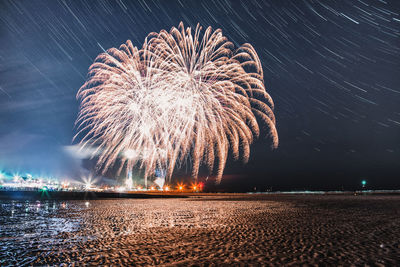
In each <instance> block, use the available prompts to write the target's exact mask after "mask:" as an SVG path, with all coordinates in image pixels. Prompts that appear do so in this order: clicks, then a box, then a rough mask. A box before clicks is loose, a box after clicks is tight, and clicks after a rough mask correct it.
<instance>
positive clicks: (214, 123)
mask: <svg viewBox="0 0 400 267" xmlns="http://www.w3.org/2000/svg"><path fill="white" fill-rule="evenodd" d="M201 30H202V29H201V27H200V26H197V27H196V29H195V31H194V35H192V30H191V28H190V27H189V28H186V29H185V28H184V26H183V24H182V23H181V24H180V25H179V27H178V28H175V27H173V28H172V29H171V30H170V32H167V31H165V30H162V31H160V32H159V33H151V34H149V35H148V37H147V38H146V40H145V42H144V44H143V46H142V48H141V49H138V48H137V47H134V46H133V44H132V42H131V41H129V40H128V41H127V42H126V43H125V44H123V45H121V46H120V48H119V49H116V48H111V49H109V50H107V52H106V53H102V54H100V55H99V56H98V57H97V58H96V60H95V62H94V63H93V64H92V66H91V67H90V68H89V73H88V79H87V81H86V83H85V84H84V85H83V86H82V87H81V88H80V90H79V92H78V94H77V97H78V99H80V101H81V107H80V108H81V109H80V114H79V117H78V119H77V125H78V126H79V129H80V131H79V132H78V133H77V135H76V137H77V136H78V135H80V134H83V133H84V134H85V135H84V136H83V137H82V138H81V142H80V144H81V146H82V147H85V146H87V145H96V146H97V151H96V152H95V153H100V156H99V158H98V162H97V163H98V165H97V166H98V168H99V169H101V170H102V171H103V172H105V171H106V170H107V169H108V168H110V167H112V166H113V165H114V164H115V163H116V161H117V159H120V160H121V164H120V168H119V172H120V171H121V170H122V169H123V168H124V166H126V168H127V169H129V170H130V169H132V168H133V167H134V166H136V165H137V164H139V167H140V168H143V169H144V174H145V178H146V179H147V177H148V176H149V175H151V174H152V173H154V172H155V170H156V169H157V168H160V169H165V170H167V178H168V179H170V178H171V176H172V173H173V170H174V168H175V166H176V165H178V164H181V163H182V162H184V161H186V160H187V159H188V158H189V157H190V158H191V160H192V176H193V177H195V178H197V176H198V172H199V167H200V165H201V164H205V165H207V166H208V168H209V170H210V172H212V171H213V170H214V169H216V174H217V182H219V181H220V180H221V177H222V173H223V170H224V167H225V164H226V160H227V158H228V152H229V151H231V152H232V155H233V157H234V159H236V160H237V159H239V157H240V155H241V158H242V160H243V161H244V162H247V160H248V158H249V156H250V145H251V144H252V142H253V140H254V138H257V137H258V136H259V134H260V129H259V124H260V125H264V126H267V127H266V128H267V129H268V132H267V134H269V135H270V136H271V137H272V142H273V147H277V145H278V135H277V131H276V128H275V117H274V113H273V101H272V99H271V97H270V96H269V95H268V93H267V92H266V91H265V87H264V81H263V71H262V66H261V63H260V60H259V58H258V56H257V53H256V52H255V50H254V48H253V47H252V46H251V45H250V44H244V45H243V46H241V47H240V48H238V49H237V50H234V45H233V44H232V43H231V42H229V41H228V39H227V38H226V37H225V36H223V35H222V31H221V30H220V29H217V30H215V31H212V29H211V27H208V28H207V29H206V30H205V32H204V33H203V34H202V36H201ZM262 132H264V131H262ZM126 151H134V153H130V154H131V155H130V157H121V155H122V154H123V153H124V152H126ZM215 163H217V167H215V166H214V165H215Z"/></svg>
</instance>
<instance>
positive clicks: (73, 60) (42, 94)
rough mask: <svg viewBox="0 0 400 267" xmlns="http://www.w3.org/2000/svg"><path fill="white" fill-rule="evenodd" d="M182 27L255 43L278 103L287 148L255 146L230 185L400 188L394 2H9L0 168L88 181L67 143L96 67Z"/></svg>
mask: <svg viewBox="0 0 400 267" xmlns="http://www.w3.org/2000/svg"><path fill="white" fill-rule="evenodd" d="M180 21H183V23H184V24H185V25H187V26H191V27H192V28H195V27H196V24H197V23H200V24H201V25H202V26H203V27H208V26H211V27H213V29H217V28H221V29H222V31H223V34H224V35H225V36H227V37H228V38H229V40H231V41H233V42H234V44H235V46H237V47H239V46H240V45H241V44H243V43H247V42H248V43H251V44H252V45H253V46H254V48H255V50H256V51H257V53H258V55H259V57H260V60H261V63H262V66H263V69H264V80H265V87H266V89H267V91H268V93H270V95H271V96H272V98H273V99H274V101H275V115H276V121H277V124H276V126H277V130H278V132H279V136H280V144H279V147H278V149H276V150H269V148H268V142H269V140H263V139H261V140H258V141H257V142H256V143H255V144H253V147H254V148H252V149H254V151H255V152H254V153H253V154H252V155H251V157H250V161H249V163H248V164H247V165H242V164H240V163H235V162H232V161H228V165H227V167H226V171H225V172H226V173H227V177H228V179H224V180H223V181H224V182H223V183H222V184H221V186H225V187H226V188H233V189H232V190H234V189H237V188H240V189H241V188H242V187H243V186H242V183H243V182H242V181H243V180H246V184H250V185H249V188H253V186H256V187H259V188H261V189H262V190H264V189H266V188H270V187H274V188H291V189H300V188H301V189H303V188H305V189H310V188H311V189H312V188H314V189H315V188H327V189H335V188H336V189H340V188H354V187H356V186H358V185H359V181H361V179H367V180H368V181H369V184H371V186H375V188H387V187H398V186H399V185H400V181H399V180H398V177H399V175H400V166H399V165H398V160H399V158H400V105H399V103H400V66H399V63H400V39H399V37H400V3H399V2H398V1H395V0H393V1H384V0H370V1H368V0H363V1H361V0H358V1H286V0H285V1H254V0H252V1H228V0H221V1H211V0H207V1H183V0H177V1H153V0H152V1H147V0H138V1H127V0H116V1H66V0H61V1H50V0H49V1H46V0H42V1H6V0H0V168H1V169H7V170H9V171H21V170H29V171H34V172H46V171H48V172H51V173H52V174H55V173H57V174H60V175H70V176H71V175H72V176H73V175H79V173H78V174H77V173H76V172H75V171H71V169H78V172H79V171H82V170H81V169H82V168H87V166H86V167H84V166H83V165H82V163H81V162H80V161H77V160H76V159H71V158H70V157H69V155H68V154H67V153H66V152H65V147H67V146H70V145H71V143H72V141H71V140H72V137H73V135H74V133H75V131H76V129H75V126H74V121H75V118H76V116H77V113H78V102H77V100H76V98H75V95H76V92H77V90H78V89H79V88H80V86H81V85H82V84H84V82H85V80H86V73H87V69H88V67H89V66H90V65H91V64H92V63H93V60H94V59H95V57H96V56H97V55H98V54H99V53H101V52H104V51H105V50H107V49H108V48H111V47H119V45H120V44H122V43H125V41H126V40H128V39H130V40H132V42H133V44H134V45H136V46H140V45H141V44H142V42H143V39H144V38H145V37H146V36H147V34H148V33H149V32H158V31H160V30H161V29H170V28H171V27H173V26H178V24H179V22H180ZM71 166H74V167H71ZM183 172H184V171H183ZM229 177H233V178H229ZM235 177H236V178H235ZM243 177H247V178H246V179H244V178H243ZM249 188H246V189H249Z"/></svg>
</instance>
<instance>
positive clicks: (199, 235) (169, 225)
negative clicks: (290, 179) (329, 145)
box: [0, 195, 400, 266]
mask: <svg viewBox="0 0 400 267" xmlns="http://www.w3.org/2000/svg"><path fill="white" fill-rule="evenodd" d="M0 207H1V208H0V255H1V258H0V266H8V265H19V266H22V265H65V266H67V265H72V266H74V265H85V264H90V265H114V266H116V265H165V266H172V265H178V266H188V265H189V266H190V265H200V266H201V265H214V266H217V265H218V266H220V265H230V266H232V265H274V266H276V265H285V266H290V265H294V266H297V265H303V264H309V265H321V264H325V265H345V266H349V265H378V266H379V265H381V266H387V265H390V266H395V265H400V196H348V195H347V196H327V195H317V196H298V195H297V196H283V195H237V196H202V197H199V198H189V199H114V200H91V201H42V202H36V201H1V202H0Z"/></svg>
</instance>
